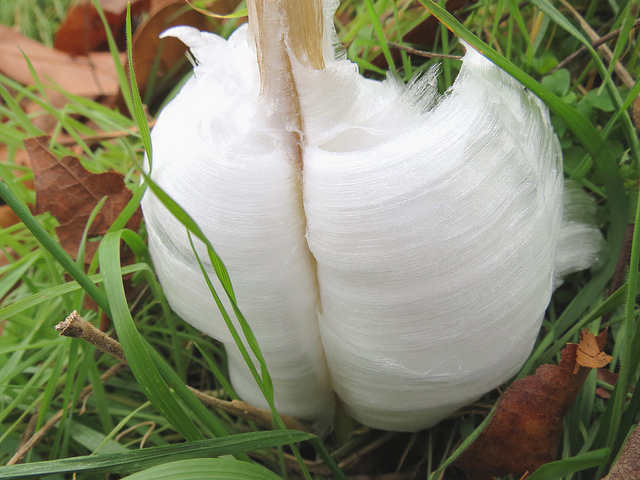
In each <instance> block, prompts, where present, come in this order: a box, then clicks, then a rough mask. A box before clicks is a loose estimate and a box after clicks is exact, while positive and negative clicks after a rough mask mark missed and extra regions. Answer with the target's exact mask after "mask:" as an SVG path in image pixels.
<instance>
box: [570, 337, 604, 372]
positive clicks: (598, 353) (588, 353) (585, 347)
mask: <svg viewBox="0 0 640 480" xmlns="http://www.w3.org/2000/svg"><path fill="white" fill-rule="evenodd" d="M611 358H612V357H611V356H610V355H607V354H606V353H604V352H603V351H602V349H600V348H599V347H598V343H597V342H596V337H595V336H594V335H593V333H591V332H589V331H588V330H583V331H582V332H581V333H580V343H579V344H578V351H577V353H576V366H575V367H574V369H573V373H577V372H578V369H579V368H580V367H587V368H602V367H604V366H606V365H609V362H611Z"/></svg>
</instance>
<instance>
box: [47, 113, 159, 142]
mask: <svg viewBox="0 0 640 480" xmlns="http://www.w3.org/2000/svg"><path fill="white" fill-rule="evenodd" d="M148 123H149V128H151V127H153V125H155V123H156V121H155V119H151V120H149V122H148ZM139 132H140V129H139V128H138V127H131V128H128V129H126V130H119V131H117V132H98V133H96V134H94V135H84V136H83V135H80V138H81V139H82V140H83V141H84V142H85V143H86V144H88V145H91V144H93V143H96V142H102V141H104V140H112V139H114V138H122V137H130V136H131V135H135V134H137V133H139ZM54 140H55V141H56V142H57V143H59V144H60V145H64V146H65V147H68V146H72V145H76V144H77V143H78V141H77V140H76V139H75V138H73V137H72V136H71V135H69V134H66V133H62V134H60V135H59V136H58V137H56V138H55V139H54Z"/></svg>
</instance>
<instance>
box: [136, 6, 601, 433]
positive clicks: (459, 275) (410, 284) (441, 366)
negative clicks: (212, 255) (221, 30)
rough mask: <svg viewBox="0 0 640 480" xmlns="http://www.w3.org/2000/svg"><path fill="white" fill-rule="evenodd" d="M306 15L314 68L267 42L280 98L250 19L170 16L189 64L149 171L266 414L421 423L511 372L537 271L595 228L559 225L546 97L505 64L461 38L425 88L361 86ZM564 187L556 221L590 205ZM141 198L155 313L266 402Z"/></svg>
mask: <svg viewBox="0 0 640 480" xmlns="http://www.w3.org/2000/svg"><path fill="white" fill-rule="evenodd" d="M276 3H277V2H276ZM331 9H332V6H331V5H330V6H329V7H327V5H325V16H326V18H327V19H328V18H330V14H331ZM327 12H328V13H327ZM325 23H326V20H325ZM329 25H330V23H329ZM285 28H286V25H285ZM323 28H324V30H323V32H324V33H323V42H322V48H323V51H322V61H321V62H319V61H318V58H319V57H315V58H316V61H315V64H314V63H313V62H312V61H310V60H309V58H308V56H307V57H305V55H300V54H294V53H292V50H294V49H293V48H291V49H289V43H290V42H289V39H288V38H287V37H286V35H285V36H284V37H283V38H284V40H283V47H282V48H284V54H285V55H286V58H285V61H288V62H290V63H289V65H290V67H287V68H290V71H289V73H287V75H290V76H291V80H292V84H294V85H295V90H296V95H297V97H296V98H295V102H296V103H295V105H294V107H291V106H286V105H285V106H284V107H283V104H282V102H280V103H279V101H278V97H269V96H267V97H266V98H265V96H264V90H265V86H264V81H263V82H262V83H261V72H260V68H259V66H258V61H257V58H258V57H259V55H257V54H256V47H255V39H256V38H258V37H259V34H256V33H255V32H254V34H253V35H248V30H247V26H242V27H240V28H239V29H238V30H237V31H236V32H234V33H233V34H232V36H231V37H230V38H229V40H228V41H227V40H224V39H222V38H220V37H218V36H216V35H213V34H209V33H201V32H198V31H197V30H195V29H193V28H190V27H176V28H174V29H171V30H170V31H169V32H168V34H169V35H173V36H176V37H178V38H180V39H181V40H182V41H183V42H185V43H186V44H187V45H188V46H189V47H190V48H191V51H192V53H193V54H194V56H195V57H196V59H197V61H198V65H197V66H196V68H195V74H194V77H193V78H192V79H190V80H189V81H188V82H187V84H186V85H185V86H184V87H183V89H182V90H181V92H180V93H179V95H178V96H177V97H176V98H175V99H174V100H173V101H172V102H171V103H170V104H169V105H168V106H167V107H166V108H165V109H164V110H163V112H162V113H161V115H160V116H159V118H158V121H157V123H156V126H155V127H154V130H153V133H152V140H153V153H154V156H153V162H154V163H153V170H152V176H153V179H154V180H155V181H156V182H157V183H158V184H159V185H160V186H161V187H162V188H163V189H164V190H165V192H166V193H168V194H169V195H170V196H171V197H173V199H174V200H176V201H177V202H178V203H179V204H180V205H181V206H182V207H183V208H185V209H186V210H187V212H188V213H189V214H190V215H191V216H192V217H193V218H194V219H195V220H196V222H197V223H198V225H199V226H200V228H201V229H202V230H203V232H204V233H205V235H206V236H207V238H208V239H209V240H210V241H211V242H212V244H213V245H214V246H215V248H216V250H217V251H218V253H219V254H220V256H221V258H222V259H223V261H224V262H225V264H226V266H227V268H228V270H229V273H230V277H231V280H232V282H233V285H234V289H235V291H236V296H237V299H238V304H239V307H240V309H241V310H242V312H243V314H244V315H245V317H246V318H247V319H248V321H249V323H250V325H251V327H252V330H253V332H254V333H255V335H256V337H257V339H258V342H259V344H260V347H261V349H262V352H263V354H264V356H265V358H266V361H267V365H268V367H269V371H270V374H271V376H272V377H273V381H274V388H275V395H276V406H277V407H278V409H279V410H281V411H282V412H283V413H287V414H289V415H293V416H297V417H301V418H306V419H316V420H317V419H319V420H320V421H323V422H330V419H331V415H332V411H333V407H334V392H335V393H336V394H337V396H338V398H339V399H340V401H341V402H342V404H343V405H344V407H345V408H346V410H347V411H348V412H349V413H350V414H351V415H352V416H353V417H354V418H356V419H357V420H358V421H360V422H362V423H364V424H366V425H369V426H371V427H375V428H383V429H390V430H401V431H412V430H419V429H423V428H427V427H429V426H431V425H433V424H434V423H436V422H438V421H439V420H441V419H442V418H444V417H446V416H447V415H449V414H450V413H452V412H454V411H455V410H457V409H458V408H460V407H461V406H463V405H465V404H467V403H469V402H471V401H473V400H474V399H476V398H478V397H480V396H481V395H482V394H484V393H485V392H487V391H489V390H490V389H492V388H495V387H496V386H498V385H500V384H501V383H503V382H504V381H506V380H507V379H509V377H511V376H512V375H513V374H514V373H516V371H517V370H518V369H519V367H520V366H521V365H522V364H523V363H524V361H525V360H526V358H527V356H528V355H529V353H530V351H531V348H532V346H533V344H534V341H535V338H536V336H537V333H538V330H539V328H540V323H541V321H542V318H543V315H544V312H545V309H546V307H547V304H548V302H549V299H550V295H551V293H552V288H553V284H554V281H555V283H556V284H558V282H560V281H561V275H563V274H564V273H567V272H570V271H575V270H578V269H582V268H587V267H588V266H590V265H591V264H592V263H593V261H594V260H595V258H596V256H597V251H598V248H599V246H600V242H601V237H600V234H599V232H598V230H597V229H596V228H595V227H593V226H590V225H588V222H584V221H582V220H580V219H577V217H576V218H567V217H565V220H564V222H563V220H562V218H563V183H564V182H563V178H562V166H561V161H562V159H561V151H560V147H559V144H558V140H557V138H556V136H555V134H554V133H553V130H552V127H551V124H550V122H549V117H548V113H547V110H546V108H545V107H544V105H543V104H542V103H541V102H540V101H539V100H538V99H537V98H536V97H534V96H533V95H532V94H530V93H529V92H528V91H526V90H525V89H524V88H523V87H522V86H521V85H519V84H518V83H517V82H516V81H515V80H513V79H512V78H511V77H509V76H508V75H507V74H506V73H504V72H503V71H502V70H500V69H498V68H497V67H496V66H494V65H493V64H492V63H490V62H489V61H488V60H486V59H485V58H484V57H482V56H481V55H480V54H479V53H478V52H476V51H474V50H472V49H467V52H466V54H465V57H464V61H463V65H462V69H461V71H460V74H459V75H458V77H457V79H456V81H455V83H454V85H453V86H452V88H451V89H450V91H448V92H447V93H446V94H445V95H444V96H442V97H441V96H439V95H438V94H437V91H436V89H435V87H434V85H435V80H434V77H435V72H434V71H432V72H429V73H428V74H426V75H424V76H423V77H422V78H421V79H419V80H417V81H414V82H413V83H412V84H411V85H410V86H408V87H405V86H403V85H400V84H399V83H398V82H395V81H392V80H388V81H385V82H376V81H372V80H367V79H365V78H363V77H362V76H360V75H359V73H358V71H357V68H356V66H355V65H354V64H352V63H351V62H349V61H347V60H344V59H339V58H336V57H335V55H334V53H333V52H334V47H333V38H334V36H333V31H332V29H330V28H329V27H327V26H326V25H325V27H323ZM258 50H259V48H258ZM281 53H282V52H281ZM282 58H284V57H282ZM319 63H320V64H323V65H321V66H323V67H324V68H318V67H319ZM263 70H264V68H263ZM262 74H263V76H264V71H263V72H262ZM268 88H275V90H276V91H277V89H278V88H280V85H276V86H275V87H273V86H271V87H267V89H268ZM261 92H262V93H263V95H261ZM283 108H284V110H282V111H284V112H285V114H283V115H280V114H279V113H278V112H280V111H281V109H283ZM291 108H293V109H294V110H296V109H298V110H297V112H298V114H299V118H298V120H297V121H296V122H297V123H296V122H292V121H289V120H287V118H289V117H287V115H289V113H290V112H291ZM287 112H289V113H287ZM283 116H284V117H287V118H285V119H284V120H283V119H282V117H283ZM292 135H293V137H292ZM292 138H295V139H297V140H295V141H294V142H293V143H292ZM292 145H293V147H292ZM296 148H298V151H297V153H296V154H295V155H298V156H297V157H296V158H299V159H300V160H301V164H298V163H296V162H294V161H292V160H291V159H292V155H294V154H293V153H291V152H292V151H293V150H295V149H296ZM295 155H294V156H295ZM572 192H573V193H572V194H571V195H568V196H566V198H565V200H564V202H565V203H567V205H566V206H565V210H566V211H567V212H568V213H569V214H571V212H576V211H577V212H579V211H581V210H583V209H584V207H583V206H584V205H587V206H588V205H589V199H588V198H587V197H586V195H584V194H583V192H580V191H578V190H577V189H573V190H572ZM567 200H570V202H567ZM576 205H578V207H576ZM143 210H144V214H145V220H146V223H147V230H148V233H149V245H150V248H151V252H152V256H153V260H154V264H155V266H156V270H157V273H158V276H159V278H160V280H161V282H162V285H163V288H164V290H165V293H166V295H167V297H168V299H169V302H170V303H171V305H172V307H173V308H174V309H175V310H176V311H177V312H178V314H180V315H181V316H182V317H183V318H184V319H185V320H187V321H188V322H189V323H191V324H192V325H193V326H195V327H196V328H198V329H199V330H201V331H203V332H205V333H206V334H208V335H210V336H212V337H214V338H216V339H218V340H220V341H221V342H223V343H224V344H225V346H226V348H227V353H228V356H229V370H230V376H231V380H232V383H233V386H234V388H235V389H236V390H237V392H238V394H239V395H240V396H241V397H242V398H243V399H245V400H247V401H249V402H251V403H254V404H256V405H259V406H265V402H264V400H263V398H262V395H261V393H260V391H259V389H258V388H257V386H256V385H255V383H254V380H253V378H252V377H251V376H250V374H249V371H248V368H247V367H246V365H245V363H244V361H243V359H242V357H241V356H240V354H239V353H238V351H237V349H236V347H235V345H234V343H233V340H232V339H231V336H230V334H229V333H228V331H227V328H226V326H225V324H224V322H223V320H222V317H221V316H220V314H219V313H218V312H217V308H216V306H215V303H214V302H213V299H212V298H211V296H210V294H209V291H208V288H207V287H206V284H205V282H204V280H203V278H202V274H201V272H200V270H199V268H198V266H197V263H196V261H195V258H194V256H193V254H192V252H191V248H190V246H189V242H188V239H187V236H186V233H185V230H184V227H183V226H182V225H181V224H180V223H179V222H178V221H177V220H175V219H174V218H173V217H172V216H171V215H170V214H169V213H168V212H167V211H166V209H165V208H164V207H163V206H162V204H161V203H160V201H159V200H158V199H157V198H156V197H155V196H154V195H152V194H151V193H147V194H146V195H145V197H144V199H143ZM559 239H560V240H559ZM198 251H199V252H200V256H201V258H206V251H205V249H204V247H203V246H202V245H198ZM210 271H211V273H210V275H211V277H212V278H215V274H214V273H213V271H212V269H211V268H210Z"/></svg>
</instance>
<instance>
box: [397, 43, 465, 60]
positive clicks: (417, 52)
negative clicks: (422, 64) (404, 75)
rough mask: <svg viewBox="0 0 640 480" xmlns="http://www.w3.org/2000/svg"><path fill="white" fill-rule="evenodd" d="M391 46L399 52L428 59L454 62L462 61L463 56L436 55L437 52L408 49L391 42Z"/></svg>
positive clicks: (405, 46)
mask: <svg viewBox="0 0 640 480" xmlns="http://www.w3.org/2000/svg"><path fill="white" fill-rule="evenodd" d="M389 46H390V47H393V48H397V49H398V50H403V51H405V52H407V53H408V54H410V55H418V56H420V57H426V58H451V59H453V60H460V59H462V56H460V55H446V54H444V53H436V52H425V51H423V50H418V49H417V48H413V47H408V46H407V45H402V44H401V43H395V42H389Z"/></svg>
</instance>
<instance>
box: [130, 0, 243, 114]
mask: <svg viewBox="0 0 640 480" xmlns="http://www.w3.org/2000/svg"><path fill="white" fill-rule="evenodd" d="M239 3H240V2H239V0H219V1H216V2H215V3H214V4H213V5H212V6H211V9H210V10H211V11H212V12H216V13H228V12H233V10H234V9H235V8H236V6H237V5H238V4H239ZM176 25H189V26H192V27H195V28H197V29H198V30H205V31H206V30H210V29H212V28H213V27H214V26H215V25H214V24H213V23H211V22H210V21H209V19H208V18H207V17H206V16H205V15H203V14H201V13H199V12H197V11H195V10H193V9H192V8H191V7H189V5H187V3H186V2H185V1H184V0H182V1H179V0H173V1H171V2H166V1H165V2H163V3H162V4H161V5H160V7H159V8H158V9H152V11H151V14H150V16H149V19H148V20H147V21H146V22H144V23H143V24H142V25H140V27H139V28H138V29H137V30H136V33H135V34H134V35H133V58H134V64H135V69H136V70H135V71H136V81H137V82H138V86H139V88H140V90H141V93H142V94H143V95H144V93H145V92H146V90H147V88H148V87H149V85H151V84H153V85H154V90H155V91H156V92H162V91H163V90H167V89H168V88H170V87H173V85H175V81H176V80H178V79H179V78H180V77H182V75H183V74H184V73H185V72H187V71H188V70H189V69H191V64H190V63H189V61H188V60H187V57H186V56H185V52H186V51H187V47H186V46H185V45H184V44H183V43H182V42H181V41H180V40H178V39H176V38H170V37H169V38H163V39H161V38H160V34H161V33H162V32H164V31H165V30H166V29H167V28H170V27H173V26H176ZM118 106H119V107H120V108H121V109H122V110H124V109H125V104H124V100H123V99H122V95H120V96H119V97H118Z"/></svg>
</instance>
